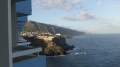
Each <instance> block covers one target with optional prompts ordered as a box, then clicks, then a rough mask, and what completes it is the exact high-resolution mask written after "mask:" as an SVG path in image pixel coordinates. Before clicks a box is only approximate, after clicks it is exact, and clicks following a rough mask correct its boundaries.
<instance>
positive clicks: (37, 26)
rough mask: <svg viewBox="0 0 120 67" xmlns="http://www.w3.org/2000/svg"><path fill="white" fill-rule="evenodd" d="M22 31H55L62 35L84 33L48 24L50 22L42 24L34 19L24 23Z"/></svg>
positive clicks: (53, 32)
mask: <svg viewBox="0 0 120 67" xmlns="http://www.w3.org/2000/svg"><path fill="white" fill-rule="evenodd" d="M24 31H29V32H36V31H39V32H41V33H42V32H45V33H46V32H50V33H52V34H55V33H61V34H62V35H65V36H76V35H82V34H85V33H84V32H80V31H76V30H72V29H68V28H64V27H59V26H55V25H50V24H44V23H38V22H35V21H29V22H27V23H26V24H25V26H24Z"/></svg>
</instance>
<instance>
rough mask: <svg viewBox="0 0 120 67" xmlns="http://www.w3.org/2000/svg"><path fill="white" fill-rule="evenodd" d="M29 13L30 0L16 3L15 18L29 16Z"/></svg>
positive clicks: (30, 8)
mask: <svg viewBox="0 0 120 67" xmlns="http://www.w3.org/2000/svg"><path fill="white" fill-rule="evenodd" d="M31 11H32V7H31V0H25V1H20V2H17V3H16V12H17V16H27V15H31Z"/></svg>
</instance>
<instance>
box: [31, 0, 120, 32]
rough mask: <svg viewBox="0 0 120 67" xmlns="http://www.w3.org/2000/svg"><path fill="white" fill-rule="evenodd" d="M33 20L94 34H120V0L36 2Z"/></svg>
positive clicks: (34, 0)
mask: <svg viewBox="0 0 120 67" xmlns="http://www.w3.org/2000/svg"><path fill="white" fill-rule="evenodd" d="M29 20H34V21H38V22H42V23H47V24H53V25H58V26H63V27H67V28H72V29H76V30H79V31H85V32H90V33H120V0H32V15H31V16H30V17H29Z"/></svg>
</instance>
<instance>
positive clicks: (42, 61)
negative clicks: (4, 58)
mask: <svg viewBox="0 0 120 67" xmlns="http://www.w3.org/2000/svg"><path fill="white" fill-rule="evenodd" d="M13 67H46V57H45V56H40V57H35V58H32V59H28V60H24V61H21V62H17V63H14V65H13Z"/></svg>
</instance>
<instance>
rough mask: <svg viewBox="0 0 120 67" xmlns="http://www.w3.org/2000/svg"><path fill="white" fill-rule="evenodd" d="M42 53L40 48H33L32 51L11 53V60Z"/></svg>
mask: <svg viewBox="0 0 120 67" xmlns="http://www.w3.org/2000/svg"><path fill="white" fill-rule="evenodd" d="M41 51H42V48H33V49H28V50H22V51H16V52H13V56H12V57H13V58H16V57H20V56H26V55H30V54H33V53H38V52H41Z"/></svg>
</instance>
